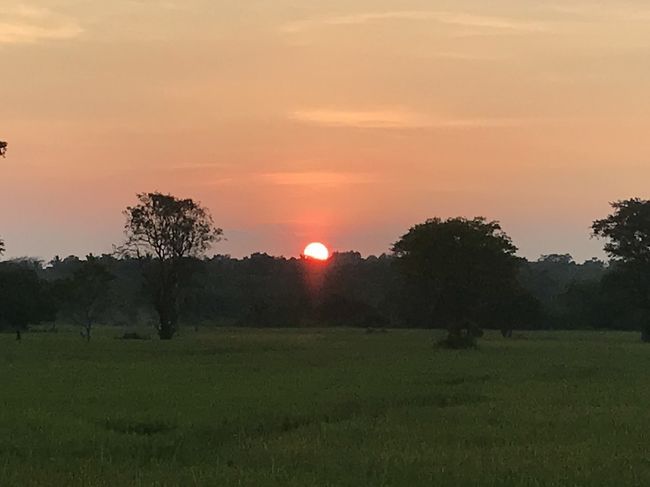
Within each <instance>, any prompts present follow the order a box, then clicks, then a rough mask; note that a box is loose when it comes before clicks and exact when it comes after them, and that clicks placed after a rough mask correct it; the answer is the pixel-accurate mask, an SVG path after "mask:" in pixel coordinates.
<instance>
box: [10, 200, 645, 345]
mask: <svg viewBox="0 0 650 487" xmlns="http://www.w3.org/2000/svg"><path fill="white" fill-rule="evenodd" d="M124 215H125V227H124V230H125V239H124V242H123V243H122V244H121V245H119V246H118V247H117V248H116V251H115V252H114V253H112V254H105V255H101V256H93V255H88V256H86V257H85V258H83V259H82V258H79V257H76V256H69V257H65V258H60V257H56V258H54V259H53V260H52V261H51V262H47V263H44V262H40V261H37V260H34V259H27V258H26V259H13V260H9V261H5V262H2V263H0V329H4V330H21V329H26V328H27V327H28V326H30V325H34V324H38V323H47V324H48V326H49V327H51V328H52V329H56V326H57V323H73V324H77V325H78V326H79V328H80V332H81V335H82V336H83V337H84V338H85V339H87V340H90V339H91V336H92V329H93V327H94V326H95V325H97V324H103V325H115V326H121V327H131V326H135V325H143V324H150V325H151V326H153V327H155V329H156V330H157V333H158V335H159V337H160V338H161V339H170V338H172V337H173V336H174V335H175V334H176V333H178V331H179V329H185V330H191V329H192V328H196V327H199V326H215V325H224V326H254V327H277V326H359V327H366V328H369V329H370V330H372V329H374V328H378V327H379V328H383V327H421V328H441V329H446V330H447V331H448V337H447V339H446V341H445V343H446V344H447V345H449V346H452V347H462V346H472V345H473V344H474V343H475V341H476V339H477V338H478V337H480V336H481V334H482V332H483V330H485V329H496V330H500V331H501V333H502V334H503V336H504V337H510V336H512V334H513V331H515V330H519V329H521V330H523V329H591V328H601V329H616V330H640V331H641V332H642V338H643V339H644V340H646V341H648V340H650V201H646V200H641V199H630V200H624V201H619V202H616V203H613V205H612V213H611V214H610V215H609V216H607V217H605V218H604V219H602V220H597V221H595V222H594V223H593V226H592V232H593V235H594V236H597V237H602V238H603V239H604V241H605V251H606V252H607V254H608V255H609V257H610V260H609V261H608V262H604V261H601V260H598V259H591V260H588V261H586V262H584V263H576V262H575V261H574V260H573V259H572V257H571V256H570V255H568V254H564V255H560V254H552V255H544V256H541V257H540V258H539V259H537V260H535V261H528V260H526V259H523V258H520V257H518V256H517V255H516V252H517V248H516V246H515V245H514V243H513V242H512V240H511V238H510V237H509V236H508V235H507V234H506V233H505V232H504V231H503V230H502V228H501V226H500V225H499V223H498V222H495V221H488V220H486V219H485V218H481V217H477V218H472V219H467V218H461V217H457V218H448V219H441V218H432V219H429V220H427V221H425V222H423V223H419V224H417V225H415V226H413V227H412V228H411V229H409V231H408V232H406V233H405V234H404V235H402V236H401V237H400V238H399V239H397V241H396V242H395V243H394V245H393V246H392V248H391V249H390V250H389V251H388V252H387V253H385V254H382V255H380V256H369V257H362V256H361V255H360V254H359V253H358V252H339V253H334V254H333V255H332V257H331V258H330V259H329V261H327V262H319V261H315V260H311V259H309V258H304V257H301V258H284V257H274V256H270V255H267V254H264V253H256V254H252V255H250V256H249V257H245V258H239V259H238V258H233V257H230V256H227V255H215V256H212V257H206V253H207V251H208V249H209V248H210V247H211V245H212V244H214V243H216V242H218V241H219V240H220V239H221V237H222V233H223V232H222V230H221V229H220V228H218V227H216V226H215V224H214V222H213V221H212V218H211V216H210V213H209V211H208V210H207V209H206V208H204V207H202V206H201V205H200V204H199V203H197V202H195V201H193V200H192V199H182V198H176V197H174V196H172V195H168V194H161V193H143V194H139V195H138V200H137V204H136V205H134V206H129V207H127V208H126V210H125V211H124ZM3 251H4V242H2V241H1V240H0V252H3Z"/></svg>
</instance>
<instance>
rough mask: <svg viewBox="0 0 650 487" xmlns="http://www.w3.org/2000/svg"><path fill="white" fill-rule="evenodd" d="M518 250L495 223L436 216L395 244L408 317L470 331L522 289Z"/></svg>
mask: <svg viewBox="0 0 650 487" xmlns="http://www.w3.org/2000/svg"><path fill="white" fill-rule="evenodd" d="M516 251H517V248H516V247H515V246H514V244H513V243H512V240H511V239H510V237H509V236H508V235H507V234H506V233H505V232H504V231H503V230H502V229H501V226H500V225H499V223H498V222H496V221H487V220H486V219H485V218H482V217H477V218H473V219H466V218H460V217H459V218H449V219H447V220H442V219H440V218H432V219H430V220H427V221H426V222H424V223H421V224H418V225H416V226H414V227H412V228H411V229H410V230H409V231H408V233H406V234H405V235H403V236H402V237H401V238H400V240H398V241H397V242H396V243H395V244H394V245H393V252H394V253H395V255H396V257H397V265H398V267H399V269H400V270H401V274H402V276H403V279H404V286H405V295H406V296H405V299H404V303H405V304H406V309H407V314H409V315H410V317H409V319H410V320H412V321H414V320H419V321H424V322H426V323H427V324H428V325H429V326H431V327H439V326H443V327H446V328H447V329H448V330H449V332H450V336H451V335H461V333H462V331H463V330H465V333H466V335H468V336H469V335H471V334H472V333H474V332H475V331H476V328H477V327H479V326H485V325H488V321H493V320H497V319H498V318H499V317H498V316H497V315H498V314H499V310H500V309H501V308H502V306H501V302H502V301H503V300H504V299H514V298H513V296H515V295H518V294H520V293H521V290H520V288H519V287H518V284H517V269H518V267H519V263H520V259H519V258H517V257H516V256H515V253H516Z"/></svg>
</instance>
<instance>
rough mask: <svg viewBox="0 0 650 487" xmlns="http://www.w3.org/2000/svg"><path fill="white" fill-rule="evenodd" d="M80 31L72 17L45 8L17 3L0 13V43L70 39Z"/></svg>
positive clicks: (81, 30)
mask: <svg viewBox="0 0 650 487" xmlns="http://www.w3.org/2000/svg"><path fill="white" fill-rule="evenodd" d="M82 32H83V29H82V28H81V26H80V25H79V24H78V23H77V22H76V21H75V20H74V19H72V18H70V17H67V16H64V15H60V14H57V13H55V12H53V11H51V10H49V9H46V8H41V7H30V6H25V5H19V6H16V7H13V8H7V9H3V11H2V13H1V14H0V44H23V43H34V42H39V41H45V40H64V39H72V38H75V37H77V36H79V35H80V34H81V33H82Z"/></svg>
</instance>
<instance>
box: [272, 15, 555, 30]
mask: <svg viewBox="0 0 650 487" xmlns="http://www.w3.org/2000/svg"><path fill="white" fill-rule="evenodd" d="M389 21H433V22H437V23H440V24H447V25H455V26H459V27H474V28H484V29H491V30H501V31H503V30H505V31H511V32H540V31H544V30H546V29H547V26H546V25H545V24H543V23H540V22H532V21H528V20H521V19H513V18H506V17H495V16H489V15H476V14H469V13H464V12H445V11H434V10H394V11H388V12H369V13H360V14H354V15H342V16H336V17H324V18H319V19H304V20H297V21H294V22H290V23H287V24H284V25H283V26H282V30H283V31H284V32H288V33H296V32H302V31H306V30H310V29H313V28H318V27H323V26H345V25H362V24H370V23H378V22H389Z"/></svg>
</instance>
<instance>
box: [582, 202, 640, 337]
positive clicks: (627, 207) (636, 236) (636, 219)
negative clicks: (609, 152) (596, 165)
mask: <svg viewBox="0 0 650 487" xmlns="http://www.w3.org/2000/svg"><path fill="white" fill-rule="evenodd" d="M611 206H612V208H613V210H614V211H613V212H612V213H611V214H610V215H608V216H607V217H606V218H603V219H601V220H596V221H594V222H593V224H592V227H591V228H592V231H593V235H594V236H596V237H601V238H604V239H606V242H605V246H604V249H605V252H607V254H608V255H609V256H610V257H611V258H612V259H613V260H614V262H615V264H616V265H615V266H614V272H615V273H616V274H618V276H617V277H616V278H615V279H616V281H618V282H619V283H625V286H626V287H627V288H628V289H630V290H633V291H634V292H633V293H632V294H630V297H633V298H634V302H635V305H636V306H637V307H638V310H639V314H640V315H642V318H641V321H642V325H641V331H642V335H641V336H642V339H643V340H644V341H650V201H649V200H644V199H641V198H631V199H627V200H620V201H615V202H614V203H612V204H611ZM611 281H612V279H610V282H611Z"/></svg>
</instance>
